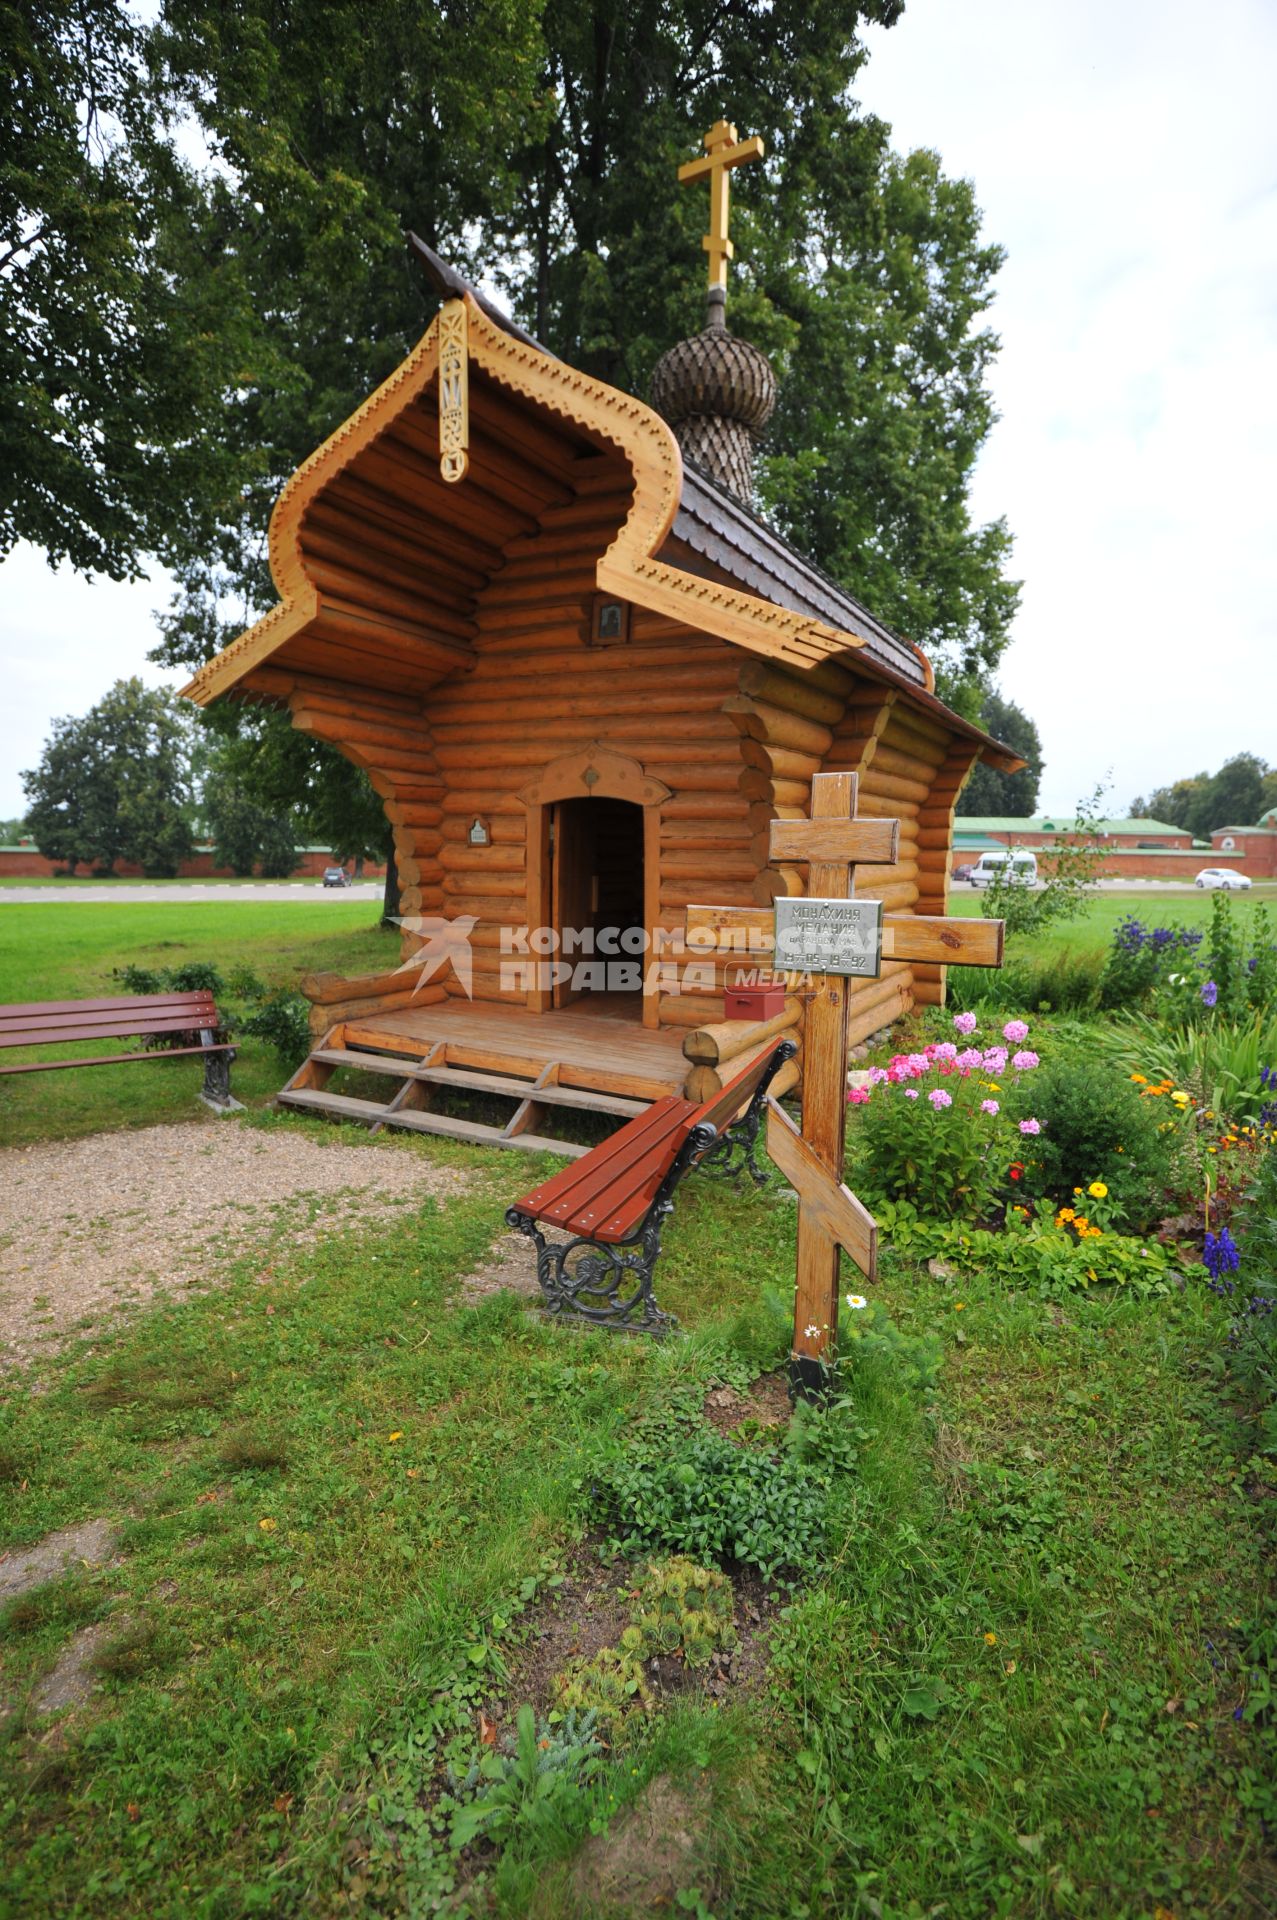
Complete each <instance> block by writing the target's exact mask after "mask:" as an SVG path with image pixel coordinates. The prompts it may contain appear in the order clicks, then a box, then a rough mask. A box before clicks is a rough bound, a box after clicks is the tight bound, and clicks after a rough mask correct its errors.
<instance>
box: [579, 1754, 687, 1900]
mask: <svg viewBox="0 0 1277 1920" xmlns="http://www.w3.org/2000/svg"><path fill="white" fill-rule="evenodd" d="M709 1818H710V1793H709V1788H708V1787H707V1785H706V1784H705V1782H704V1781H703V1780H698V1781H695V1782H694V1783H693V1784H691V1785H689V1786H676V1785H675V1784H674V1782H673V1781H672V1780H671V1779H670V1777H669V1775H668V1774H665V1773H661V1774H658V1775H657V1776H656V1778H655V1780H650V1781H649V1782H648V1784H647V1786H646V1787H645V1788H644V1789H643V1791H642V1793H641V1794H640V1795H639V1797H638V1799H637V1800H636V1801H635V1802H634V1804H633V1806H631V1807H627V1808H626V1809H625V1811H624V1813H621V1814H618V1815H617V1817H616V1819H615V1820H614V1821H613V1822H612V1824H611V1826H610V1827H609V1828H608V1830H607V1832H606V1833H597V1834H593V1835H592V1836H591V1837H590V1839H589V1840H587V1841H586V1843H585V1845H584V1846H583V1847H582V1849H581V1851H580V1853H579V1855H578V1856H577V1861H576V1865H575V1866H574V1868H573V1869H572V1890H573V1892H574V1893H575V1894H576V1896H577V1898H578V1899H579V1900H580V1901H581V1902H582V1904H583V1905H584V1906H585V1907H586V1908H587V1909H588V1911H590V1912H592V1913H599V1914H607V1915H608V1916H609V1920H625V1917H626V1916H629V1915H639V1914H648V1913H658V1912H660V1913H664V1912H668V1911H669V1910H670V1908H672V1907H673V1905H674V1902H675V1900H676V1899H677V1897H678V1895H679V1894H680V1893H681V1892H683V1891H684V1890H685V1889H687V1888H689V1887H699V1888H700V1889H701V1890H702V1893H704V1892H706V1891H707V1887H706V1881H707V1878H708V1874H709V1869H708V1853H709V1849H708V1846H707V1842H706V1829H707V1827H708V1825H709Z"/></svg>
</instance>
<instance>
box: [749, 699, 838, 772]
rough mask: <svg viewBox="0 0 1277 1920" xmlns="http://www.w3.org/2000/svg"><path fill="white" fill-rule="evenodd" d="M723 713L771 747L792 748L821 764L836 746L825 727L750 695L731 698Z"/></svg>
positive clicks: (817, 721)
mask: <svg viewBox="0 0 1277 1920" xmlns="http://www.w3.org/2000/svg"><path fill="white" fill-rule="evenodd" d="M723 712H724V713H726V714H728V715H729V716H730V717H731V719H732V721H733V722H734V723H735V725H736V726H737V727H739V728H740V730H741V732H742V733H745V734H747V735H748V736H749V738H750V739H752V740H760V741H763V742H765V743H766V744H767V745H768V746H775V747H787V748H792V749H793V750H794V751H795V752H797V753H808V754H812V755H814V756H815V758H816V759H817V760H819V759H822V758H823V757H824V755H825V754H827V753H828V752H829V749H830V747H831V746H832V744H833V738H834V736H833V734H832V732H831V731H830V729H829V728H828V727H826V726H822V724H821V723H820V721H819V720H808V719H807V718H806V717H805V716H804V715H803V714H801V713H791V712H787V711H786V710H785V708H784V707H774V706H771V705H770V704H769V703H768V702H767V701H765V700H755V699H753V698H751V696H750V695H749V694H745V693H735V694H731V695H729V696H728V698H727V699H726V700H724V702H723Z"/></svg>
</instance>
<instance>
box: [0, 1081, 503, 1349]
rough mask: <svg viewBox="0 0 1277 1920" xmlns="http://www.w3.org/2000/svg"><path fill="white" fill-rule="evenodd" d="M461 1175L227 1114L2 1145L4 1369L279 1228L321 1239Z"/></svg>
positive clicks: (460, 1183)
mask: <svg viewBox="0 0 1277 1920" xmlns="http://www.w3.org/2000/svg"><path fill="white" fill-rule="evenodd" d="M467 1180H468V1176H467V1175H466V1174H465V1173H464V1172H463V1171H462V1170H461V1169H460V1168H456V1167H440V1166H434V1165H432V1164H431V1162H430V1161H428V1160H425V1159H422V1158H420V1157H418V1156H417V1155H416V1154H410V1153H405V1152H403V1151H401V1150H399V1149H396V1148H394V1147H376V1146H371V1145H370V1146H367V1147H350V1146H344V1145H338V1144H336V1143H334V1144H332V1145H327V1144H324V1143H321V1142H319V1141H317V1140H314V1139H312V1138H311V1137H309V1136H308V1135H306V1134H302V1133H293V1132H291V1131H289V1130H288V1129H285V1128H279V1129H278V1130H275V1129H271V1130H270V1131H267V1130H264V1129H260V1128H255V1127H249V1126H244V1125H241V1124H238V1123H236V1122H235V1121H231V1120H225V1119H219V1120H210V1121H207V1122H205V1121H193V1122H189V1123H186V1124H184V1125H182V1126H172V1127H148V1128H145V1129H143V1130H141V1131H139V1132H133V1133H129V1132H121V1133H99V1134H93V1135H91V1136H90V1137H89V1138H88V1139H85V1140H69V1141H53V1142H50V1143H48V1144H46V1145H42V1146H37V1147H11V1148H8V1149H6V1150H0V1366H3V1365H4V1363H5V1362H6V1360H7V1361H10V1362H14V1361H20V1360H23V1359H26V1358H28V1357H30V1355H31V1354H32V1353H33V1352H34V1351H36V1350H37V1349H38V1348H39V1347H40V1346H43V1345H46V1343H47V1342H49V1341H50V1340H54V1341H56V1340H57V1338H58V1337H59V1336H60V1335H61V1334H64V1333H66V1332H67V1331H68V1329H70V1328H71V1327H75V1326H79V1325H83V1324H84V1323H85V1322H86V1321H87V1322H90V1323H91V1322H93V1321H96V1320H100V1319H101V1318H102V1317H103V1315H105V1314H106V1313H109V1312H110V1311H111V1310H112V1309H116V1308H120V1307H126V1306H130V1305H136V1304H138V1303H141V1302H144V1301H146V1300H149V1299H151V1298H152V1297H153V1296H155V1295H156V1294H160V1293H172V1292H178V1291H180V1290H181V1289H182V1288H184V1287H188V1286H191V1285H192V1284H197V1283H200V1282H203V1281H206V1280H207V1279H208V1278H209V1277H210V1273H211V1271H212V1270H213V1267H214V1264H215V1262H216V1261H217V1260H218V1259H225V1258H226V1257H227V1256H228V1255H229V1256H238V1255H240V1254H242V1253H243V1252H244V1251H245V1249H246V1248H247V1247H250V1246H251V1245H252V1242H253V1240H254V1239H256V1238H260V1239H261V1241H262V1242H263V1243H265V1242H266V1241H267V1240H269V1238H270V1237H271V1236H272V1235H273V1234H275V1233H277V1232H278V1230H279V1228H280V1227H281V1226H284V1225H291V1226H292V1228H293V1235H292V1237H293V1238H294V1240H295V1239H296V1238H298V1237H301V1236H305V1237H313V1236H315V1235H317V1234H320V1233H323V1232H325V1231H329V1230H331V1229H332V1228H333V1227H334V1226H338V1225H340V1224H342V1223H343V1222H345V1221H348V1220H350V1219H351V1218H352V1217H354V1216H358V1218H360V1219H367V1218H368V1217H369V1215H370V1214H373V1213H375V1212H385V1211H386V1210H388V1209H390V1208H392V1207H396V1206H402V1205H405V1204H416V1203H418V1202H419V1201H420V1200H422V1199H423V1198H425V1197H426V1196H427V1195H439V1196H444V1195H447V1194H450V1193H457V1192H460V1191H461V1190H462V1189H463V1188H464V1187H465V1186H466V1184H467ZM219 1242H220V1243H222V1244H221V1245H220V1246H219V1245H218V1243H219Z"/></svg>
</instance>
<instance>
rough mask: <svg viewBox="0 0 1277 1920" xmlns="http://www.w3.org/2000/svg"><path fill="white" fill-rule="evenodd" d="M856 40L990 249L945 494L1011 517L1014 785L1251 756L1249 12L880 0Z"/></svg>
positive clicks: (1264, 131)
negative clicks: (1036, 731)
mask: <svg viewBox="0 0 1277 1920" xmlns="http://www.w3.org/2000/svg"><path fill="white" fill-rule="evenodd" d="M869 41H870V45H871V48H872V53H871V58H870V61H869V64H868V66H867V67H866V68H865V70H864V73H863V75H862V76H861V81H860V84H859V87H858V93H859V97H860V99H861V101H862V103H863V104H864V105H865V106H866V107H867V108H870V109H872V110H873V111H875V112H878V113H880V114H881V115H882V116H883V118H884V119H886V120H889V121H890V122H891V123H892V126H893V128H894V130H895V137H896V143H897V144H898V145H900V146H904V147H914V146H930V147H934V148H936V149H937V150H938V151H939V152H940V154H941V155H942V157H943V159H944V163H945V166H946V169H947V170H948V171H949V172H950V173H952V174H957V175H963V176H966V177H968V178H970V179H972V180H974V182H975V185H976V191H977V196H978V199H979V202H980V205H981V207H982V208H983V211H984V215H985V228H986V232H987V234H988V236H989V237H990V238H991V239H995V240H997V241H999V242H1001V243H1002V244H1003V245H1004V246H1005V247H1006V248H1007V250H1008V259H1007V263H1006V265H1005V267H1004V268H1003V270H1002V273H1001V275H1000V276H999V282H998V298H997V303H996V306H995V308H994V310H993V316H992V317H993V321H994V324H995V325H996V327H997V328H998V330H999V332H1000V333H1001V335H1002V339H1003V351H1002V354H1001V357H1000V359H999V361H998V364H997V368H996V371H995V373H994V375H993V388H994V393H995V397H996V400H997V404H998V407H999V410H1000V412H1001V414H1002V419H1001V421H1000V423H999V425H998V426H997V427H996V428H995V430H994V433H993V435H992V437H991V440H990V443H989V445H988V447H987V449H986V451H985V454H984V456H983V458H982V460H981V463H980V467H979V469H978V472H977V474H976V478H975V484H974V489H973V504H974V508H975V511H976V513H977V514H978V516H979V517H981V518H992V517H994V516H997V515H999V514H1005V515H1006V517H1007V519H1008V521H1009V523H1010V526H1011V529H1012V531H1013V532H1014V534H1015V535H1016V566H1015V571H1016V572H1017V573H1018V574H1020V575H1022V576H1023V578H1024V581H1025V588H1024V597H1023V604H1022V610H1021V613H1020V616H1019V619H1018V620H1017V623H1016V628H1015V637H1014V642H1013V645H1012V646H1011V648H1010V650H1009V651H1008V653H1007V655H1006V656H1005V659H1004V662H1003V668H1002V673H1001V679H1002V685H1003V688H1004V691H1005V692H1006V693H1007V694H1009V695H1010V696H1011V697H1012V698H1013V699H1016V700H1018V701H1019V702H1020V703H1021V704H1022V705H1023V706H1025V707H1026V708H1027V709H1028V711H1029V712H1030V713H1032V714H1033V716H1034V718H1035V719H1036V720H1037V722H1038V725H1039V727H1040V728H1041V731H1042V734H1043V740H1044V745H1045V748H1046V758H1047V768H1046V776H1045V780H1044V784H1043V791H1042V804H1043V805H1044V806H1045V807H1047V808H1048V809H1054V810H1057V811H1062V810H1063V809H1065V808H1066V807H1069V806H1071V805H1072V803H1073V801H1074V800H1075V799H1077V798H1078V796H1079V795H1080V794H1082V793H1084V792H1085V791H1087V790H1088V789H1089V788H1090V787H1091V786H1093V785H1094V784H1095V782H1096V781H1097V780H1098V779H1101V778H1103V776H1104V774H1105V772H1106V770H1107V769H1109V768H1111V769H1112V770H1113V789H1112V797H1113V800H1114V802H1115V803H1120V804H1124V803H1126V802H1127V801H1129V800H1130V799H1131V798H1132V796H1133V795H1134V794H1135V793H1137V792H1138V791H1140V790H1141V789H1143V790H1144V791H1147V790H1148V789H1149V788H1150V787H1153V786H1156V785H1158V784H1160V782H1161V781H1162V780H1163V779H1171V778H1174V777H1176V776H1177V775H1179V774H1182V773H1186V772H1192V771H1195V770H1196V769H1197V768H1198V767H1201V766H1207V765H1210V766H1214V765H1217V764H1218V763H1219V761H1220V760H1222V759H1224V758H1225V757H1226V756H1227V755H1228V754H1229V753H1232V752H1236V751H1239V750H1242V749H1250V750H1251V751H1254V752H1258V753H1260V754H1263V755H1264V756H1265V757H1266V758H1268V759H1269V760H1277V616H1275V615H1274V612H1273V587H1272V579H1271V574H1272V545H1273V542H1272V528H1271V521H1272V505H1273V500H1274V497H1275V493H1277V489H1275V488H1274V476H1273V448H1274V446H1277V343H1275V342H1274V337H1273V331H1272V327H1271V318H1270V317H1271V313H1272V311H1273V307H1274V303H1275V300H1277V168H1275V167H1274V150H1273V144H1272V139H1271V105H1270V99H1269V94H1270V81H1271V75H1272V72H1273V70H1274V64H1275V61H1277V14H1275V13H1274V11H1273V9H1272V8H1271V7H1269V6H1267V5H1265V4H1262V3H1261V0H1221V4H1220V5H1219V6H1217V7H1216V8H1215V9H1213V10H1212V12H1211V14H1210V15H1209V16H1205V15H1203V14H1202V13H1201V10H1200V8H1196V7H1193V8H1190V7H1189V6H1188V5H1187V4H1185V3H1184V0H1169V3H1168V0H1161V3H1160V4H1156V5H1154V4H1148V3H1147V0H1126V3H1125V4H1123V5H1119V6H1114V5H1113V4H1112V0H1108V3H1107V4H1104V5H1100V4H1097V0H1075V4H1074V5H1073V6H1071V7H1068V8H1063V7H1060V6H1058V5H1053V4H1048V0H1033V3H1032V4H1028V3H1025V0H1022V3H1021V4H1012V3H1011V0H965V4H964V5H963V6H961V7H955V6H953V5H952V0H908V6H907V9H906V12H905V15H904V17H903V19H902V21H901V22H900V24H899V25H898V26H896V27H894V28H892V29H891V30H890V31H881V30H876V31H872V32H871V33H870V35H869Z"/></svg>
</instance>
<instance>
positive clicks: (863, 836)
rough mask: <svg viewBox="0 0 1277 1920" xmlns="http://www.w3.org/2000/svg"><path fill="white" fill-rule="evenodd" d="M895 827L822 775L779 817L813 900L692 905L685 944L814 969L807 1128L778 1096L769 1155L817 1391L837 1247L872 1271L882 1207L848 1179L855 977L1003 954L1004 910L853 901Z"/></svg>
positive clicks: (807, 1036)
mask: <svg viewBox="0 0 1277 1920" xmlns="http://www.w3.org/2000/svg"><path fill="white" fill-rule="evenodd" d="M899 837H900V823H899V821H898V820H869V819H858V818H857V816H856V776H855V774H854V773H818V774H817V775H816V776H815V778H814V779H813V781H812V790H811V818H810V819H809V820H773V821H772V824H771V846H770V852H771V858H772V859H773V860H784V861H796V860H802V861H806V862H807V863H808V891H807V894H806V896H800V897H797V898H793V899H788V900H787V899H784V898H783V897H782V898H781V899H780V900H778V902H777V908H776V913H775V916H774V924H773V926H772V927H771V928H767V927H766V926H760V925H759V922H760V920H761V919H762V918H763V916H762V915H761V914H760V912H759V910H758V909H757V908H755V907H695V906H693V907H689V908H688V909H687V923H686V924H687V939H688V945H689V946H691V947H695V948H703V947H704V946H705V944H706V942H707V941H708V940H710V939H712V940H713V941H714V943H715V944H717V945H721V944H722V943H723V940H724V936H727V941H728V943H729V950H730V951H732V952H733V953H736V954H738V955H739V956H740V957H741V958H742V959H748V960H750V961H753V962H754V963H755V964H758V963H760V962H761V963H764V964H768V965H772V966H774V967H776V968H777V970H778V971H779V970H787V971H801V972H803V973H809V974H810V975H811V986H810V990H809V991H808V992H806V993H805V994H804V998H805V999H806V1002H807V1011H806V1017H805V1021H804V1032H803V1065H802V1071H803V1082H802V1085H803V1093H802V1131H801V1133H800V1132H799V1130H798V1128H797V1127H796V1126H795V1125H794V1123H793V1121H792V1120H791V1119H790V1118H789V1116H788V1114H787V1113H785V1111H784V1110H783V1108H781V1107H780V1106H779V1105H778V1104H777V1103H776V1102H775V1101H774V1100H773V1101H769V1103H768V1109H769V1110H768V1116H767V1151H768V1153H769V1155H770V1156H771V1158H772V1159H773V1160H774V1161H775V1163H776V1165H777V1166H778V1167H779V1168H780V1170H781V1172H782V1173H783V1174H784V1175H785V1177H786V1179H787V1180H788V1181H789V1182H790V1184H791V1186H792V1187H793V1188H794V1190H795V1192H796V1193H797V1195H798V1260H797V1281H798V1284H797V1291H796V1294H795V1299H794V1338H793V1349H792V1353H791V1356H790V1375H791V1380H792V1382H793V1386H794V1389H795V1391H796V1392H798V1393H800V1394H802V1395H804V1396H805V1397H807V1398H814V1397H816V1396H818V1395H820V1394H823V1393H825V1392H826V1391H827V1390H828V1387H829V1381H830V1370H831V1367H832V1364H833V1360H834V1357H835V1352H836V1347H837V1335H838V1296H839V1280H840V1273H839V1250H840V1249H841V1250H842V1251H843V1252H845V1253H846V1254H848V1255H849V1256H850V1258H851V1259H852V1260H854V1262H855V1263H856V1265H857V1267H858V1268H859V1269H860V1271H861V1273H863V1274H864V1276H865V1278H866V1279H867V1280H872V1279H873V1278H874V1277H875V1273H876V1266H877V1252H878V1248H877V1241H878V1230H877V1227H876V1225H875V1223H874V1220H873V1216H872V1215H871V1214H870V1213H869V1212H868V1210H867V1209H866V1208H865V1207H864V1206H862V1204H861V1202H860V1201H859V1200H857V1198H856V1196H855V1194H854V1193H852V1192H851V1191H850V1189H849V1188H847V1187H846V1186H845V1185H844V1184H843V1180H842V1168H843V1158H844V1153H845V1149H846V1131H847V1050H848V1049H847V1016H848V1011H849V1006H850V1002H851V992H850V982H851V979H853V978H855V977H857V976H859V977H861V978H865V977H868V978H876V977H877V975H878V973H879V971H880V966H881V962H882V960H884V959H889V960H924V961H941V962H944V961H953V962H958V963H960V964H962V965H965V966H976V967H998V966H1001V964H1002V948H1003V935H1004V927H1003V923H1002V921H1000V920H956V919H955V920H950V919H949V918H947V917H946V916H943V915H921V914H905V913H900V914H895V913H889V914H884V913H883V912H882V911H881V903H880V902H877V901H861V902H855V869H856V866H857V865H858V864H860V863H864V864H875V865H880V864H886V865H890V864H893V863H894V862H895V860H896V858H897V852H898V844H899ZM843 902H846V903H848V904H847V905H846V906H845V907H843V906H841V905H840V904H839V903H843ZM851 903H854V904H851ZM742 941H743V946H742V944H741V942H742ZM822 959H823V960H825V963H826V964H825V966H824V967H821V965H820V961H821V960H822ZM811 961H815V963H816V964H814V965H812V964H809V962H811Z"/></svg>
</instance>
